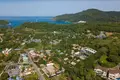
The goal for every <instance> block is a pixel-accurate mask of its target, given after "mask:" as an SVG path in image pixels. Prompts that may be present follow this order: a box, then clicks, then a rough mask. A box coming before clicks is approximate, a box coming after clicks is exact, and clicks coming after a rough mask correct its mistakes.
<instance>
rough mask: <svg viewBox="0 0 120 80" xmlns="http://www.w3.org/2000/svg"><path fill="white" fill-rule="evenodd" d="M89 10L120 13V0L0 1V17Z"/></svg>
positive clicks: (46, 14)
mask: <svg viewBox="0 0 120 80" xmlns="http://www.w3.org/2000/svg"><path fill="white" fill-rule="evenodd" d="M89 8H96V9H100V10H104V11H120V1H119V0H0V16H56V15H60V14H66V13H76V12H80V11H82V10H86V9H89Z"/></svg>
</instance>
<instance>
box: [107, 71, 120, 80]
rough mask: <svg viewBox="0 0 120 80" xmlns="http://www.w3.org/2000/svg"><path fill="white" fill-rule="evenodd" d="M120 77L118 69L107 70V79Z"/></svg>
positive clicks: (111, 79) (113, 79)
mask: <svg viewBox="0 0 120 80" xmlns="http://www.w3.org/2000/svg"><path fill="white" fill-rule="evenodd" d="M117 78H120V70H117V69H116V70H109V76H108V80H115V79H117Z"/></svg>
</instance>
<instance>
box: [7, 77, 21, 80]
mask: <svg viewBox="0 0 120 80" xmlns="http://www.w3.org/2000/svg"><path fill="white" fill-rule="evenodd" d="M8 80H23V79H22V78H20V77H19V76H16V77H15V78H12V77H9V78H8Z"/></svg>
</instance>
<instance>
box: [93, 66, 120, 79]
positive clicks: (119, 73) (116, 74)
mask: <svg viewBox="0 0 120 80" xmlns="http://www.w3.org/2000/svg"><path fill="white" fill-rule="evenodd" d="M94 71H95V72H96V74H97V75H99V76H101V77H103V78H106V79H108V80H119V78H120V69H119V68H105V67H101V66H97V67H96V68H95V69H94Z"/></svg>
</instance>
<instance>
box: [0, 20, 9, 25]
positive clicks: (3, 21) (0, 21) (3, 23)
mask: <svg viewBox="0 0 120 80" xmlns="http://www.w3.org/2000/svg"><path fill="white" fill-rule="evenodd" d="M7 24H8V21H5V20H0V25H7Z"/></svg>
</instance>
